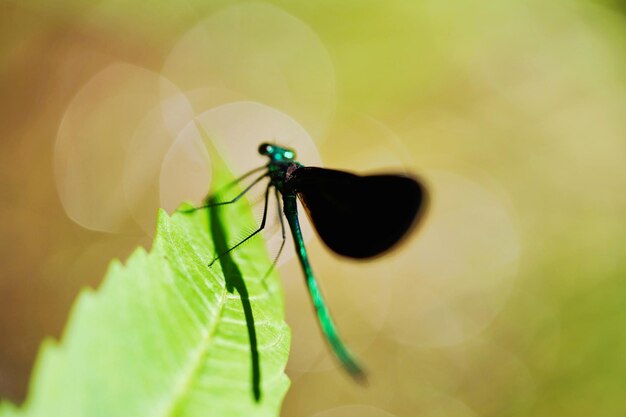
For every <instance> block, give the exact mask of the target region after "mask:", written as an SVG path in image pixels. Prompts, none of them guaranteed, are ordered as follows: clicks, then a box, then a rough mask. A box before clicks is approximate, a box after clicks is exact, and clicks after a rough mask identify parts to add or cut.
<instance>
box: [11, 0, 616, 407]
mask: <svg viewBox="0 0 626 417" xmlns="http://www.w3.org/2000/svg"><path fill="white" fill-rule="evenodd" d="M625 12H626V5H625V4H624V3H623V2H619V1H612V2H610V1H605V2H594V1H552V2H542V1H514V0H510V1H485V0H474V1H435V0H428V1H388V2H373V1H369V2H368V1H358V2H357V1H343V2H334V1H318V2H307V1H273V2H264V3H261V2H243V1H241V2H237V1H226V0H224V1H213V0H208V1H200V0H186V1H183V2H174V1H170V2H168V1H165V0H161V1H154V2H138V1H132V0H130V1H109V2H102V3H94V2H84V1H79V0H76V1H70V0H64V1H56V2H48V1H38V0H22V1H19V2H18V1H6V0H3V1H1V2H0V92H1V94H0V115H1V116H0V120H1V121H2V122H1V123H0V138H1V139H0V146H1V149H0V170H1V171H2V182H1V183H0V187H1V188H0V195H1V196H2V198H1V199H0V214H1V215H2V219H3V221H2V222H1V226H0V233H1V236H2V239H1V240H0V264H1V265H2V272H1V273H0V396H1V397H3V398H8V399H11V400H13V401H16V402H19V401H21V400H23V398H24V396H25V395H26V392H27V383H28V378H29V374H30V371H31V368H32V365H33V361H34V359H35V356H36V352H37V349H38V346H39V343H40V342H41V341H42V339H43V338H44V337H46V336H54V337H59V336H60V334H61V332H62V329H63V326H64V323H65V321H66V319H67V316H68V312H69V309H70V307H71V305H72V301H73V300H74V298H75V296H76V295H77V293H78V291H79V290H80V288H82V287H84V286H86V285H89V286H97V285H98V283H99V281H100V279H101V278H102V277H103V274H104V272H105V270H106V266H107V264H108V262H109V261H110V259H112V258H114V257H118V258H122V259H124V258H125V257H126V256H127V255H128V254H129V253H130V252H131V251H132V249H133V248H134V247H135V246H137V245H144V246H149V245H150V241H151V237H150V230H151V225H152V224H153V223H154V221H155V219H154V215H155V214H156V207H158V205H159V202H160V203H161V204H163V201H164V200H168V201H169V200H172V198H173V197H172V195H174V194H175V193H174V191H171V189H175V188H176V183H175V182H174V184H171V183H170V184H169V185H167V186H164V185H163V184H164V183H166V182H167V181H165V180H164V179H163V178H160V177H159V174H160V172H161V171H162V166H163V165H162V159H163V155H164V151H163V149H165V150H167V145H168V144H171V142H168V141H167V140H165V141H164V142H163V141H162V142H160V143H159V144H158V146H157V144H155V145H154V146H152V145H150V142H146V141H149V140H151V139H150V138H155V137H160V136H159V135H160V134H162V132H164V131H167V132H168V133H167V134H165V136H168V135H169V136H175V133H172V130H175V128H176V123H169V124H168V123H167V122H166V123H164V124H165V125H167V126H166V127H162V126H161V127H160V128H161V131H160V132H161V133H158V132H156V133H155V132H154V131H151V129H154V130H156V129H157V128H159V127H158V126H157V127H153V124H150V123H148V127H147V128H146V126H144V125H145V124H146V123H147V122H146V120H148V121H149V119H145V118H143V117H144V114H145V113H147V112H149V111H150V110H151V107H150V105H151V104H154V103H156V102H158V99H159V94H156V98H154V97H151V98H150V97H149V96H150V95H149V94H148V93H145V91H147V90H150V88H152V87H150V85H152V84H153V83H156V84H158V85H160V86H161V90H160V91H161V94H162V93H163V89H162V85H163V84H164V83H166V84H167V85H168V86H169V88H170V89H171V90H174V91H178V89H180V92H182V94H183V95H184V96H185V97H187V99H188V100H189V102H190V103H191V105H192V106H193V111H194V112H196V113H201V112H204V111H206V110H209V109H212V108H214V107H216V106H219V105H222V104H226V103H236V102H241V101H244V100H252V101H256V102H259V103H262V104H264V105H266V106H269V107H271V108H274V109H277V110H279V111H281V112H282V113H283V114H284V115H287V116H289V117H290V118H292V119H293V121H295V122H297V123H299V125H300V126H301V127H302V128H303V129H304V130H302V131H303V132H304V131H306V132H308V134H310V135H311V137H312V139H313V142H314V143H315V145H316V146H317V151H318V152H319V156H320V157H321V160H322V161H323V163H324V165H325V166H328V167H334V168H340V169H346V170H354V171H367V170H381V169H389V168H392V167H396V169H406V170H409V171H412V172H415V173H417V174H419V175H420V176H421V177H422V178H423V179H424V181H425V182H426V183H427V184H428V186H429V188H430V190H431V194H432V206H431V208H430V211H429V213H428V217H427V219H426V221H425V223H424V224H423V226H422V227H421V228H420V230H419V231H418V232H417V233H416V234H415V235H414V236H412V237H411V238H410V239H409V240H408V241H407V242H406V243H405V244H404V245H403V246H401V247H400V248H399V249H398V250H397V251H396V252H394V253H392V254H390V255H389V256H387V257H385V258H382V259H379V260H376V261H374V262H368V263H365V264H362V263H354V262H346V261H345V260H342V259H337V258H336V257H335V256H333V255H332V254H330V253H329V252H328V251H327V250H326V249H325V248H324V247H323V246H322V244H321V243H319V242H318V241H317V240H316V239H315V238H313V239H311V240H310V242H309V247H310V252H311V257H312V259H313V262H314V265H315V267H316V270H317V275H318V276H319V279H320V281H321V282H322V285H323V287H324V289H325V291H326V294H327V296H328V299H329V302H330V304H331V306H332V310H333V312H334V313H335V315H336V317H337V321H338V323H339V326H340V328H341V329H342V331H343V333H344V334H345V336H346V338H347V339H348V343H349V344H350V345H351V346H353V348H354V350H355V351H356V353H357V354H358V355H359V357H360V358H361V360H362V361H363V362H364V363H365V364H366V365H367V368H368V370H369V372H370V385H369V386H368V387H366V388H364V387H361V386H357V385H355V384H353V383H352V382H351V381H350V380H349V378H347V377H346V376H345V375H344V374H343V373H342V372H341V370H339V369H337V368H336V366H335V364H334V362H333V361H332V360H331V358H330V355H329V354H328V352H327V350H326V347H325V345H324V344H323V341H322V339H321V336H320V334H319V331H318V330H317V327H316V323H315V321H314V317H313V314H312V309H311V307H310V304H309V301H308V299H307V297H306V293H305V289H304V286H303V282H302V277H301V273H300V271H299V267H298V265H297V264H296V263H295V261H294V260H293V259H289V258H288V257H287V260H286V262H284V263H283V264H281V266H280V272H281V276H282V278H283V282H284V285H285V290H286V291H285V292H286V298H287V320H288V322H289V324H290V325H291V327H292V333H293V338H292V339H293V342H292V353H291V357H290V363H289V366H288V369H287V371H288V374H289V375H290V377H291V379H292V387H291V389H290V391H289V392H288V394H287V397H286V400H285V403H284V407H283V412H282V415H284V416H316V417H335V416H342V417H344V416H400V417H402V416H407V417H408V416H417V415H419V416H432V417H440V416H450V417H466V416H538V417H541V416H546V417H548V416H550V417H553V416H585V417H587V416H617V415H624V413H625V412H626V396H625V395H624V387H625V386H626V354H625V352H626V309H624V306H625V305H626V279H625V275H626V256H624V248H625V247H626V220H625V219H624V217H625V214H626V192H625V191H626V16H625ZM120 63H123V64H120ZM111 64H114V65H117V66H116V67H114V70H113V71H109V72H106V70H105V69H106V68H107V67H109V65H111ZM109 68H111V67H109ZM103 70H105V72H104V75H103V73H102V72H101V71H103ZM94 80H95V81H94ZM155 80H156V81H155ZM143 83H145V85H147V86H148V87H146V88H145V89H143V85H144V84H143ZM86 86H87V87H86ZM131 90H132V93H133V94H130V93H128V94H127V92H128V91H131ZM137 97H140V99H137ZM138 103H143V106H144V107H142V106H141V105H139V104H138ZM238 108H239V107H236V109H238ZM131 110H132V111H131ZM242 111H243V110H242ZM135 113H136V114H135ZM242 117H243V116H242ZM281 117H282V116H281ZM237 120H238V119H237V117H235V118H234V119H233V120H231V121H230V123H236V122H237ZM112 121H113V122H112ZM83 122H84V124H85V126H86V127H85V126H83V125H82V123H83ZM141 123H143V124H144V125H142V124H141ZM225 123H226V122H225ZM277 123H279V122H277ZM168 129H169V131H168ZM251 131H252V132H254V126H252V128H251ZM137 132H140V133H137ZM305 136H306V135H305ZM137 138H140V139H137ZM262 139H268V138H259V142H260V141H261V140H262ZM269 139H271V138H269ZM254 140H256V139H254ZM140 145H141V146H140ZM222 146H224V147H226V148H228V149H229V151H230V152H231V155H232V154H236V153H240V154H242V155H244V154H245V155H246V156H245V158H251V160H250V164H252V163H254V162H255V161H256V162H257V163H258V162H259V161H261V160H258V159H254V158H256V155H255V152H256V148H255V147H254V148H250V147H249V144H248V143H246V144H244V143H243V142H241V143H239V142H237V141H233V140H230V141H228V142H227V143H223V144H222ZM303 146H304V145H303ZM157 148H158V149H161V151H158V152H157V151H155V152H154V155H152V154H150V152H149V150H150V149H157ZM146 150H148V151H147V152H145V151H146ZM145 153H147V154H150V155H149V156H146V155H145ZM307 155H308V156H309V158H310V159H309V160H312V161H315V160H316V158H317V156H316V154H315V150H312V151H311V153H307V152H305V154H304V158H303V162H306V156H307ZM311 155H313V156H311ZM142 158H144V159H142ZM151 158H152V159H151ZM233 159H235V158H233ZM129 160H130V161H144V160H145V161H147V162H145V165H142V163H143V162H142V163H139V164H138V165H133V163H134V162H133V163H131V165H132V167H133V170H131V171H132V172H133V173H134V174H135V175H133V176H132V178H131V180H129V179H128V178H126V177H124V176H123V175H122V174H121V172H122V171H124V168H125V167H128V165H129V162H128V161H129ZM154 161H156V162H154ZM232 163H233V164H234V165H236V164H237V163H238V162H237V161H236V160H233V161H232ZM155 164H156V168H155ZM244 165H245V164H244ZM198 166H200V167H201V166H202V164H199V165H198ZM155 169H156V171H155ZM184 170H185V168H184V165H183V167H182V168H178V171H184ZM235 170H237V169H235ZM138 172H142V173H143V172H148V173H149V174H145V177H146V178H144V177H141V175H140V174H138ZM155 172H156V173H155ZM161 173H162V172H161ZM137 175H139V177H140V178H142V179H141V180H134V178H137ZM181 175H183V177H185V173H184V172H183V173H182V174H181ZM168 178H170V177H169V176H168ZM185 178H186V177H185ZM197 178H198V180H197V186H196V187H195V188H194V187H193V186H192V187H190V191H189V193H190V195H189V196H188V197H186V198H197V197H198V195H195V194H194V193H196V194H197V193H198V192H199V191H198V190H200V191H202V190H203V188H202V187H205V185H206V184H205V183H204V182H203V178H202V175H200V176H198V177H197ZM123 181H127V182H128V181H130V182H131V183H132V184H131V185H132V186H129V185H128V184H127V183H124V184H122V182H123ZM181 181H182V180H181ZM190 181H191V180H190ZM155 184H156V185H155ZM187 185H188V184H185V185H181V184H180V183H179V184H178V187H186V186H187ZM129 187H130V188H129ZM159 187H160V188H159ZM167 187H170V188H169V191H168V188H167ZM129 189H130V191H137V190H139V189H141V190H142V192H141V193H139V194H136V195H139V196H140V197H142V198H137V201H135V200H133V198H130V199H129V198H128V194H129ZM144 189H145V190H148V191H145V193H144V191H143V190H144ZM120 190H121V191H120ZM178 191H180V190H178ZM168 192H171V193H174V194H171V193H170V194H168V195H169V197H168V196H165V197H164V194H167V193H168ZM133 195H135V194H133ZM120 196H122V197H121V198H120ZM124 196H126V197H127V198H126V200H124ZM144 196H145V198H143V197H144ZM155 196H157V197H155ZM178 196H179V194H176V197H178ZM184 196H185V194H184V193H183V194H182V195H181V198H182V197H184ZM159 197H160V200H159ZM373 198H375V196H373ZM144 203H145V204H144ZM142 204H143V205H142ZM172 204H174V203H172ZM169 208H170V209H171V207H169ZM372 221H376V219H372Z"/></svg>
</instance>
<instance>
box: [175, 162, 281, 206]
mask: <svg viewBox="0 0 626 417" xmlns="http://www.w3.org/2000/svg"><path fill="white" fill-rule="evenodd" d="M263 168H265V167H260V168H257V169H254V170H252V171H250V172H248V173H247V174H245V175H243V176H241V177H239V178H237V179H236V180H235V181H234V182H233V183H231V184H230V185H229V186H231V185H234V184H236V183H237V182H239V181H241V180H242V179H244V178H246V177H247V176H249V175H250V174H252V173H254V172H257V171H260V170H261V169H263ZM268 175H269V174H268V173H265V174H263V175H261V176H260V177H258V178H257V179H255V180H254V181H253V182H252V184H250V185H248V186H247V187H246V188H245V189H244V190H243V191H242V192H241V193H239V194H238V195H237V196H236V197H235V198H233V199H232V200H230V201H222V202H219V203H208V204H204V205H202V206H199V207H191V208H188V209H182V210H177V211H178V212H180V213H193V212H194V211H196V210H203V209H207V208H210V207H215V206H223V205H225V204H232V203H234V202H236V201H237V200H239V199H240V198H241V197H243V195H244V194H245V193H247V192H248V191H250V189H251V188H252V187H254V186H255V185H256V184H258V183H259V181H261V180H262V179H263V178H265V177H267V176H268ZM209 200H210V198H209Z"/></svg>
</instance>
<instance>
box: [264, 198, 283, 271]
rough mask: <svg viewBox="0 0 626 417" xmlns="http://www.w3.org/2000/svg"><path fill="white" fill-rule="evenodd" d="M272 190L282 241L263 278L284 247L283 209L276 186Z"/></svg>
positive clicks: (271, 268) (271, 269)
mask: <svg viewBox="0 0 626 417" xmlns="http://www.w3.org/2000/svg"><path fill="white" fill-rule="evenodd" d="M274 191H275V194H276V210H277V212H278V220H279V221H280V231H281V232H282V238H283V240H282V242H280V248H278V253H277V254H276V256H275V257H274V261H273V262H272V266H270V269H268V270H267V272H266V273H265V276H264V277H263V280H265V278H267V277H268V275H269V274H270V273H271V272H272V271H273V270H274V268H275V267H276V263H277V262H278V258H280V254H281V253H282V252H283V248H284V247H285V240H286V235H285V222H284V220H283V213H282V211H283V209H282V206H281V204H280V194H279V192H278V189H277V188H274Z"/></svg>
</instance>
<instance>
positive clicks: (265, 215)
mask: <svg viewBox="0 0 626 417" xmlns="http://www.w3.org/2000/svg"><path fill="white" fill-rule="evenodd" d="M264 176H265V175H264ZM259 180H260V178H259ZM256 182H258V180H257V181H255V183H256ZM252 185H254V184H251V186H252ZM251 186H250V187H251ZM250 187H248V188H247V189H246V190H244V193H245V191H247V190H248V189H249V188H250ZM271 187H272V184H271V183H270V184H268V185H267V188H266V189H265V207H264V209H263V219H262V220H261V225H260V226H259V228H258V229H256V230H255V231H254V232H252V233H251V234H250V235H249V236H248V237H246V238H245V239H243V240H242V241H241V242H239V243H237V244H236V245H235V246H233V247H232V248H230V249H228V250H227V251H226V252H223V253H220V254H219V255H218V256H216V257H215V258H213V260H212V261H211V262H210V263H209V265H208V266H212V265H213V264H214V263H215V261H217V260H218V259H219V258H221V257H222V256H224V255H226V254H227V253H229V252H230V251H232V250H233V249H236V248H237V247H239V246H241V245H242V244H243V243H245V242H246V241H248V240H249V239H250V238H252V237H253V236H254V235H256V234H257V233H259V232H260V231H261V230H263V228H264V227H265V221H266V220H267V202H268V200H269V195H270V188H271ZM241 195H243V194H241ZM241 195H239V196H238V197H237V198H239V197H241ZM218 204H219V203H218ZM218 204H216V205H218ZM224 204H228V203H224Z"/></svg>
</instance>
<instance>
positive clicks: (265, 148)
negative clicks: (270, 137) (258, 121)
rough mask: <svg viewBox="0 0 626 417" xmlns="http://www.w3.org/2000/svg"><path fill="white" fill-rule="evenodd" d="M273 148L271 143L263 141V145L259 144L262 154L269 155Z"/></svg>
mask: <svg viewBox="0 0 626 417" xmlns="http://www.w3.org/2000/svg"><path fill="white" fill-rule="evenodd" d="M272 149H273V146H272V145H270V144H269V143H262V144H261V146H259V153H260V154H261V155H269V154H271V153H272Z"/></svg>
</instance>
